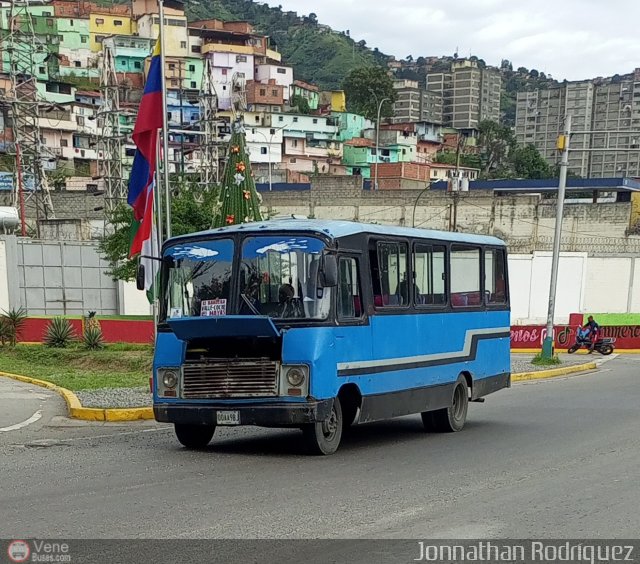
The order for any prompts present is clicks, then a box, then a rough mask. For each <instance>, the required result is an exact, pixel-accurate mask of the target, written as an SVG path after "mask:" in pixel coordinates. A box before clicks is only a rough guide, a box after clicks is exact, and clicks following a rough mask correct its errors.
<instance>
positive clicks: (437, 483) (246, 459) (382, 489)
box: [0, 357, 640, 538]
mask: <svg viewBox="0 0 640 564" xmlns="http://www.w3.org/2000/svg"><path fill="white" fill-rule="evenodd" d="M638 378H640V357H619V358H615V359H613V360H612V361H611V362H608V363H607V364H605V365H603V367H602V369H601V370H599V371H598V372H594V373H589V374H585V375H578V376H572V377H568V378H564V379H555V380H549V381H540V382H531V383H523V384H515V385H514V386H513V388H511V389H510V390H504V391H502V392H500V393H498V394H495V395H494V396H492V397H490V398H489V399H487V402H486V403H485V404H474V405H473V406H472V407H471V409H470V421H469V423H468V427H467V428H466V429H465V430H464V431H463V432H462V433H458V434H455V435H435V434H431V435H429V434H424V433H423V432H422V430H421V424H420V421H419V418H417V417H407V418H403V419H400V420H396V421H391V422H385V423H376V424H370V425H365V426H362V427H357V428H355V429H354V430H352V431H351V432H350V434H349V435H348V436H347V438H346V439H345V440H344V444H343V446H342V448H341V450H340V451H339V452H338V453H337V454H336V455H334V456H331V457H325V458H318V457H308V456H304V455H301V454H300V451H301V449H302V444H301V440H300V434H299V432H297V431H281V430H256V429H231V430H222V431H221V432H220V433H219V435H218V436H217V439H214V441H215V442H214V444H213V445H212V446H211V447H210V449H209V450H208V451H206V452H189V451H185V450H183V449H182V448H180V447H179V445H178V444H177V442H176V440H175V439H174V437H173V433H172V430H171V429H170V428H167V427H164V426H160V425H157V424H155V423H142V424H129V425H122V426H111V425H107V424H102V425H87V424H70V423H68V422H66V420H64V419H63V418H57V417H53V418H49V419H47V420H46V421H44V423H43V424H42V425H41V426H40V427H39V428H38V427H35V426H28V427H25V428H22V429H19V430H16V431H10V432H4V433H0V460H1V461H2V463H1V467H2V488H0V538H15V537H20V538H23V537H41V538H42V537H65V536H66V537H69V538H152V537H153V538H222V537H231V538H254V537H262V538H301V537H316V538H425V537H431V538H456V537H466V538H471V537H489V538H500V537H510V538H530V537H546V538H557V537H566V538H586V537H600V538H606V537H616V538H633V537H636V536H637V535H638V530H640V516H639V515H638V510H637V508H638V506H640V488H638V487H637V476H638V467H639V466H640V434H639V433H638V429H640V411H639V410H638V404H639V403H640V386H638ZM2 405H4V404H2ZM34 405H35V404H34ZM4 424H6V423H3V425H4Z"/></svg>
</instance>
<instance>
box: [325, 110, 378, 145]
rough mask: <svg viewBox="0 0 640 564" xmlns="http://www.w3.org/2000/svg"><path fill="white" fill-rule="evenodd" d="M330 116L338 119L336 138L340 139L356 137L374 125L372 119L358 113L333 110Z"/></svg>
mask: <svg viewBox="0 0 640 564" xmlns="http://www.w3.org/2000/svg"><path fill="white" fill-rule="evenodd" d="M332 116H333V117H334V118H336V119H337V120H338V138H339V139H340V141H349V140H350V139H354V138H356V137H362V135H363V133H364V131H366V130H367V129H372V128H373V127H374V123H373V122H372V121H370V120H368V119H367V118H365V117H364V116H361V115H358V114H352V113H348V112H340V113H339V112H333V113H332Z"/></svg>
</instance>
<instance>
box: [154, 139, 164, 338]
mask: <svg viewBox="0 0 640 564" xmlns="http://www.w3.org/2000/svg"><path fill="white" fill-rule="evenodd" d="M157 135H158V136H160V132H159V131H158V132H157ZM159 141H160V140H159V139H158V141H157V142H156V163H159V162H160V143H159ZM160 185H161V184H160V168H159V167H156V177H155V179H154V183H153V196H154V198H153V209H154V211H155V214H154V218H153V220H154V221H155V222H156V225H157V230H158V246H157V247H156V248H155V249H154V251H155V252H156V253H157V256H158V258H160V248H159V247H161V246H162V241H163V240H164V239H163V238H162V231H163V225H162V205H161V201H160V200H161V192H162V191H161V190H160ZM151 289H152V291H153V327H154V343H155V342H156V339H157V338H158V321H159V314H160V304H159V301H158V298H159V296H158V288H157V284H155V283H154V284H153V286H152V287H151Z"/></svg>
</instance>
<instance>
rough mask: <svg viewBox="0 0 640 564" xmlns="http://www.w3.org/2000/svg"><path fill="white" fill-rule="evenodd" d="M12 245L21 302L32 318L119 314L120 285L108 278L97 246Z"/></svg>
mask: <svg viewBox="0 0 640 564" xmlns="http://www.w3.org/2000/svg"><path fill="white" fill-rule="evenodd" d="M12 242H13V243H14V244H15V245H16V249H15V251H16V252H15V255H14V256H15V257H16V262H17V265H16V266H17V269H16V271H15V274H17V283H18V284H17V285H18V287H19V292H20V296H19V297H20V300H19V301H20V303H21V305H22V307H24V308H26V309H27V311H28V313H29V314H30V315H82V314H86V313H87V312H88V311H95V312H97V313H98V314H99V315H115V314H117V313H118V298H117V296H118V291H117V282H116V281H114V280H113V279H112V278H111V277H109V276H108V275H106V274H105V271H106V270H107V268H108V265H107V263H106V262H105V261H104V260H103V259H102V258H101V257H100V255H99V254H98V250H97V245H96V244H93V243H88V242H87V243H84V242H78V241H33V240H29V239H15V238H13V241H12ZM8 267H9V269H11V265H8ZM14 278H15V276H14Z"/></svg>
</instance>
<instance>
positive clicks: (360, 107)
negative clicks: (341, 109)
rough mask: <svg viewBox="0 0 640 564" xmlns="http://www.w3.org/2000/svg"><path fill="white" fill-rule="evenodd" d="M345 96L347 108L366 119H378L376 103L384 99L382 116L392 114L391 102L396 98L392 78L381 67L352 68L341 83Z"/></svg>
mask: <svg viewBox="0 0 640 564" xmlns="http://www.w3.org/2000/svg"><path fill="white" fill-rule="evenodd" d="M342 87H343V89H344V91H345V94H346V96H347V109H348V110H349V111H350V112H354V113H356V114H360V115H363V116H364V117H366V118H367V119H370V120H373V121H375V120H376V119H378V104H379V103H380V102H381V101H382V100H383V99H384V98H388V99H389V101H387V102H385V103H384V104H383V105H382V112H381V115H382V117H390V116H391V115H393V107H392V103H393V102H395V100H396V93H395V91H394V89H393V80H392V79H391V77H390V76H389V75H388V74H387V71H386V70H385V69H383V68H382V67H360V68H357V69H354V70H352V71H351V72H350V73H349V74H348V75H347V77H346V78H345V79H344V82H343V85H342Z"/></svg>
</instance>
